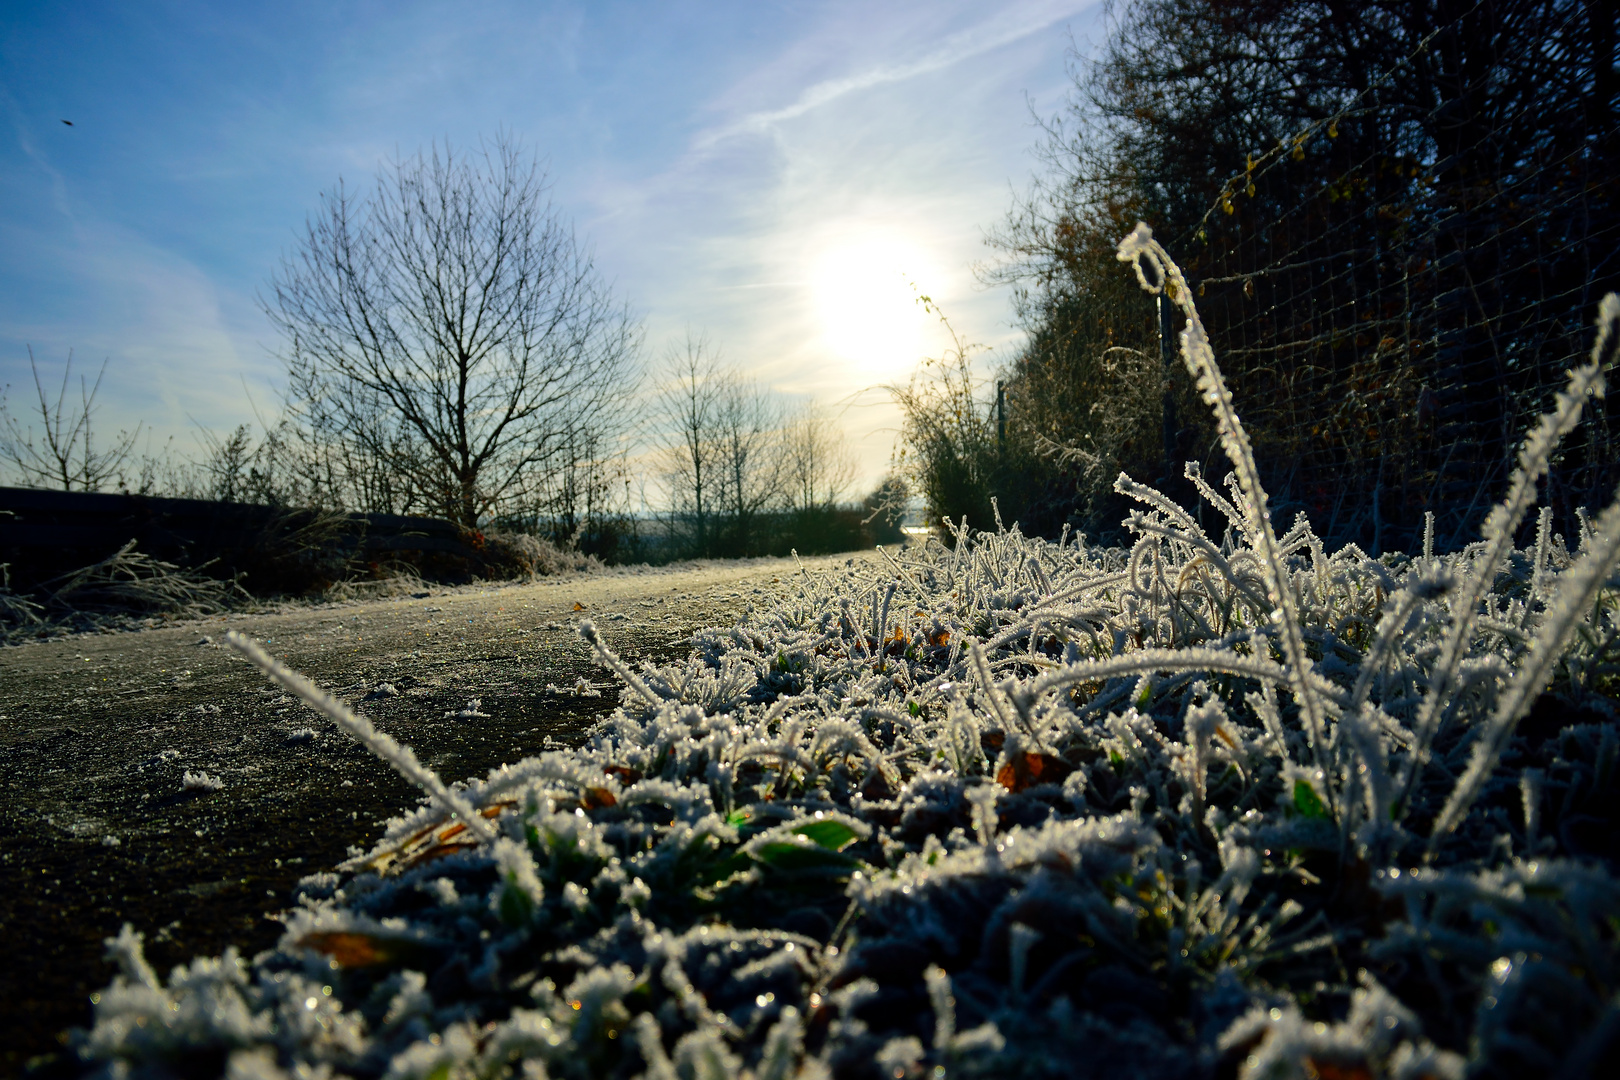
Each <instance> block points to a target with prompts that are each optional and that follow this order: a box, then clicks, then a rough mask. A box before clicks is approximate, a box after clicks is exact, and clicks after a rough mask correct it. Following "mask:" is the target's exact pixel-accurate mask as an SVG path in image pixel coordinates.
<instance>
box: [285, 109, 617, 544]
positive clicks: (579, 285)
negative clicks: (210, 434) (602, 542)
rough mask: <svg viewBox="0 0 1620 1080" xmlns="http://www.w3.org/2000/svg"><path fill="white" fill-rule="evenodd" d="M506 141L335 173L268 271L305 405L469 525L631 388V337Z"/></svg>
mask: <svg viewBox="0 0 1620 1080" xmlns="http://www.w3.org/2000/svg"><path fill="white" fill-rule="evenodd" d="M548 190H549V186H548V184H547V182H546V177H545V175H544V173H543V172H542V171H541V170H540V168H539V166H538V165H537V164H535V163H534V161H533V159H532V158H530V157H529V156H528V155H526V154H525V153H524V152H523V151H522V149H521V148H520V147H519V146H518V145H517V144H516V143H515V142H513V141H512V140H510V139H508V138H506V137H504V136H503V137H499V138H497V139H496V140H495V141H494V142H493V144H482V145H481V146H480V148H479V150H478V152H476V153H473V154H469V155H460V154H457V153H456V152H455V151H453V150H452V149H451V148H450V146H449V145H448V144H446V145H445V146H444V147H443V148H440V147H438V146H437V145H436V146H435V147H434V148H433V149H432V151H431V152H430V153H428V154H426V155H424V154H417V155H416V156H414V157H410V158H405V159H402V160H398V161H394V162H392V163H390V164H389V165H388V166H387V167H385V168H384V170H383V172H382V174H381V176H380V177H379V178H378V183H377V186H376V189H375V191H374V192H373V193H372V194H371V195H370V196H369V197H368V198H366V199H364V200H361V199H357V198H355V197H354V196H352V195H351V194H350V193H349V191H348V190H347V188H345V187H344V186H343V184H342V183H341V182H340V183H339V185H338V188H337V191H336V192H335V193H332V194H328V195H325V196H323V198H322V201H321V208H320V212H319V213H318V215H317V216H316V217H315V218H314V219H313V220H312V221H310V222H309V223H308V226H307V231H306V234H305V236H304V238H303V239H302V241H301V242H300V243H299V245H298V247H297V249H296V251H295V252H294V254H293V255H292V256H290V257H289V258H287V259H286V260H284V262H283V265H282V268H281V271H280V273H279V274H277V275H276V276H275V278H274V279H273V280H272V283H271V284H272V289H273V297H272V298H271V299H270V300H268V301H266V302H265V303H264V307H265V310H266V312H267V313H268V314H269V316H270V318H271V319H272V320H273V321H274V322H275V323H276V325H277V326H278V327H279V328H280V329H281V330H282V331H283V333H285V334H286V336H287V340H288V353H287V355H286V362H287V365H288V368H289V373H290V375H291V382H292V384H293V387H294V393H295V395H296V394H298V393H303V394H304V395H306V396H305V397H304V398H303V399H302V400H295V401H294V405H295V408H297V409H302V410H303V411H304V412H305V413H306V414H310V415H316V414H318V415H319V416H321V417H322V419H323V421H324V422H326V423H327V425H328V427H329V428H331V429H334V430H335V431H337V432H339V433H341V437H342V438H343V439H346V440H349V441H350V442H351V443H352V445H351V447H350V448H349V450H350V452H351V453H353V454H357V455H359V456H361V457H365V458H368V459H369V460H370V461H372V462H373V463H374V464H376V465H378V466H380V467H381V468H382V469H383V471H385V472H387V473H389V474H391V475H392V476H393V477H396V478H397V482H398V483H399V484H401V485H403V486H405V487H406V488H408V489H410V492H411V493H412V495H413V497H416V498H420V499H423V500H425V501H426V503H427V504H428V506H429V508H431V509H432V510H434V511H436V512H438V513H441V514H443V515H445V516H446V517H448V518H450V519H451V520H454V521H458V522H460V523H462V524H465V525H468V526H471V525H474V524H476V523H477V522H478V521H479V520H480V519H481V518H483V517H484V516H486V515H488V514H491V513H493V512H497V511H498V510H499V509H500V508H501V507H502V505H503V502H504V501H505V500H506V499H507V497H508V496H509V495H510V494H511V493H513V492H514V491H519V490H521V489H522V486H523V483H524V479H525V476H526V474H527V473H529V472H530V471H531V470H534V469H542V470H543V469H545V468H546V467H547V465H548V460H549V458H550V456H551V455H552V454H553V453H554V452H555V451H556V450H557V449H558V447H559V445H560V443H561V442H562V441H563V437H564V434H565V433H566V432H568V431H569V430H570V429H571V426H574V425H577V424H578V423H580V422H581V419H580V418H582V417H584V418H588V417H590V416H591V415H593V414H594V413H597V412H599V411H602V410H610V409H612V408H613V407H614V406H615V405H616V404H617V403H618V402H619V401H620V400H621V399H622V397H623V395H624V394H626V393H627V392H628V390H629V389H631V388H632V384H633V382H634V377H635V374H636V354H637V349H638V344H639V333H638V329H637V326H636V323H635V321H634V320H633V319H632V318H631V316H630V313H629V312H628V310H627V309H626V308H625V307H624V306H623V305H621V304H619V303H618V302H616V301H615V300H614V298H613V296H612V293H611V290H610V289H609V288H608V287H607V285H606V284H605V283H604V282H603V281H602V280H601V278H600V276H599V275H598V274H597V272H596V269H595V266H594V265H593V263H592V260H591V258H590V256H589V254H588V253H587V252H586V251H585V250H584V249H583V248H582V247H581V246H580V244H579V243H578V241H577V240H576V238H575V236H574V233H573V231H572V228H571V227H570V226H569V225H567V224H566V223H565V222H564V221H563V219H562V217H561V216H560V214H559V212H558V211H557V210H556V209H555V208H554V207H553V205H552V204H551V202H550V200H549V197H548Z"/></svg>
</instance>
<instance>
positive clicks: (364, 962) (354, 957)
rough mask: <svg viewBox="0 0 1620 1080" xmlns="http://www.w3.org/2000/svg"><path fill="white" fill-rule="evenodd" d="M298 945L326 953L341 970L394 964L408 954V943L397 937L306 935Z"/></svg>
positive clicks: (337, 932) (340, 932)
mask: <svg viewBox="0 0 1620 1080" xmlns="http://www.w3.org/2000/svg"><path fill="white" fill-rule="evenodd" d="M298 944H299V945H300V946H302V947H303V948H306V949H314V950H315V951H316V952H318V953H325V954H326V955H327V956H329V957H331V958H332V960H333V961H334V962H336V964H337V966H338V967H341V968H364V967H379V966H381V965H384V964H388V963H392V962H393V961H395V960H397V959H399V958H400V956H401V955H402V954H403V953H404V952H405V951H406V950H405V949H404V948H402V946H405V945H406V944H407V943H405V942H402V941H399V940H398V939H397V938H381V937H377V936H375V935H373V934H362V933H357V932H355V931H346V930H333V931H327V932H324V933H318V934H305V935H304V936H303V937H302V938H299V939H298Z"/></svg>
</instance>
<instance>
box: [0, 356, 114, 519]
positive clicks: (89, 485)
mask: <svg viewBox="0 0 1620 1080" xmlns="http://www.w3.org/2000/svg"><path fill="white" fill-rule="evenodd" d="M28 368H29V370H30V371H31V372H33V375H34V392H35V394H36V395H37V396H38V401H39V405H38V409H39V412H38V415H39V421H40V435H39V439H38V441H35V436H34V426H33V424H31V423H24V422H23V421H21V420H19V419H18V418H17V417H15V416H13V415H12V414H11V410H10V408H9V407H8V405H7V402H6V399H5V396H4V395H3V394H0V461H4V462H6V463H7V464H9V465H10V466H11V467H12V468H13V469H14V470H16V472H17V474H18V476H19V478H20V479H21V480H22V482H23V483H24V484H25V485H27V486H29V487H51V488H58V487H59V488H61V489H62V490H63V491H99V490H101V488H102V487H103V486H105V485H106V484H108V483H110V482H112V481H115V480H120V479H122V473H123V468H124V465H125V464H126V463H127V462H128V461H129V457H130V454H131V452H133V450H134V449H135V440H136V439H138V438H139V437H140V426H139V425H137V426H136V428H135V430H134V431H133V432H129V431H120V432H119V433H118V436H117V438H115V439H114V440H113V443H112V445H111V446H110V447H105V448H100V449H98V448H97V447H96V441H95V424H94V418H95V411H96V394H97V392H99V391H100V390H101V380H102V377H103V376H105V375H106V374H107V362H106V361H105V360H103V361H102V362H101V370H100V371H98V372H96V381H95V382H93V383H92V382H87V381H86V380H85V377H84V376H83V375H80V376H79V400H78V402H77V403H75V402H73V401H71V400H70V399H69V398H68V396H67V395H68V387H69V386H70V385H71V383H72V381H73V354H72V353H71V352H70V353H68V359H67V363H66V364H65V365H64V366H63V368H62V388H61V389H60V390H58V391H57V393H56V400H55V401H54V402H52V401H51V400H50V398H49V397H48V396H47V394H46V393H45V384H44V383H43V382H42V381H40V377H39V365H38V364H37V363H35V361H34V350H33V349H29V350H28Z"/></svg>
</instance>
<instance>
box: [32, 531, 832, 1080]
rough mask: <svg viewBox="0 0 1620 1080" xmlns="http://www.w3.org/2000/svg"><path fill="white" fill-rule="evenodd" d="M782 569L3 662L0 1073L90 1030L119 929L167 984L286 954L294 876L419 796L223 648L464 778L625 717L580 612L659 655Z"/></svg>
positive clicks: (613, 583) (103, 641) (422, 601)
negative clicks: (297, 683) (193, 964)
mask: <svg viewBox="0 0 1620 1080" xmlns="http://www.w3.org/2000/svg"><path fill="white" fill-rule="evenodd" d="M817 561H818V562H819V561H821V560H817ZM793 569H794V568H793V564H792V563H791V562H788V563H785V564H784V563H783V562H781V561H779V560H772V561H765V560H760V561H753V562H750V563H747V564H732V565H714V566H706V567H700V568H698V569H687V570H684V571H680V572H659V573H647V574H641V575H617V574H605V575H597V576H592V577H577V578H570V579H564V580H546V581H542V582H538V583H536V584H532V585H522V586H508V587H503V588H485V589H466V590H461V591H458V592H453V593H448V594H437V595H433V596H418V597H416V598H412V599H407V600H395V601H376V602H370V603H363V604H351V605H345V606H333V607H322V608H304V609H300V610H296V611H287V612H283V613H280V614H272V615H245V616H230V617H226V618H218V619H213V620H209V621H207V622H194V623H189V624H186V625H184V626H176V627H168V628H163V629H155V630H148V631H144V632H141V633H133V634H113V635H104V636H83V637H77V638H72V639H66V640H62V641H56V642H49V643H43V644H35V645H27V646H21V647H16V648H10V649H3V650H0V775H3V776H4V777H5V791H6V797H5V798H4V800H0V880H3V881H4V882H5V886H6V887H5V888H3V889H0V926H3V927H4V929H5V948H6V955H5V957H4V960H3V962H0V1071H3V1072H4V1073H5V1074H6V1075H16V1074H18V1073H20V1072H21V1071H23V1069H24V1068H25V1066H26V1065H27V1063H28V1062H29V1061H30V1060H31V1059H35V1058H39V1057H40V1056H41V1055H48V1054H51V1053H53V1052H55V1051H57V1050H58V1049H60V1046H61V1043H62V1041H63V1040H64V1039H65V1031H66V1029H67V1028H68V1027H71V1026H75V1025H83V1024H86V1023H87V1022H88V1020H89V1016H90V1012H89V995H90V994H91V993H92V992H93V991H94V990H96V989H97V988H99V987H101V986H103V985H105V984H106V982H107V980H108V978H109V977H110V975H111V969H110V967H109V965H107V964H106V963H105V962H104V961H103V960H102V958H101V954H102V939H103V938H104V937H106V936H108V935H109V934H114V933H116V932H117V930H118V928H119V926H120V925H121V924H123V923H124V922H130V923H132V924H134V926H135V928H136V929H137V930H139V931H142V932H143V933H145V934H146V939H147V955H148V957H149V959H150V960H151V961H152V964H153V966H154V967H155V968H156V969H157V970H158V971H159V972H160V973H164V974H166V973H167V972H168V970H169V969H170V968H171V967H172V966H173V965H175V964H178V963H182V962H184V961H185V960H187V959H189V958H190V957H192V956H195V955H199V954H206V955H211V954H216V953H218V952H220V951H221V950H222V949H224V948H225V947H226V946H227V945H231V944H236V945H238V946H240V947H241V948H242V950H243V951H244V953H245V954H248V955H251V954H252V953H253V952H256V951H258V950H261V949H264V948H267V947H269V946H270V945H271V944H273V943H274V941H275V939H276V937H277V935H278V934H279V932H280V924H279V923H277V922H275V921H274V919H273V918H272V916H273V915H274V913H275V912H277V911H278V910H280V909H281V908H282V907H283V906H285V904H286V901H287V895H288V890H289V888H290V887H291V886H292V885H293V884H294V883H295V882H296V881H297V880H298V879H299V878H300V877H302V876H303V875H305V874H307V873H310V872H312V871H315V870H320V869H323V868H327V867H330V866H332V865H333V864H335V863H337V862H339V861H341V860H342V859H343V858H344V857H345V856H346V854H347V852H348V850H349V849H350V848H351V847H353V846H356V845H366V844H368V843H369V842H370V841H372V840H374V839H375V838H376V837H377V836H378V835H379V833H380V831H381V830H380V828H379V825H380V823H381V822H382V821H384V820H386V819H387V818H388V817H390V816H392V815H393V814H395V813H398V812H399V811H400V810H402V809H404V808H406V807H408V806H410V805H412V804H414V802H415V801H416V798H417V792H416V791H415V790H414V789H413V788H411V787H410V786H409V785H407V784H406V783H405V782H404V781H403V780H401V779H400V778H399V777H398V776H396V775H395V774H394V773H393V772H391V771H390V770H389V769H388V768H387V767H386V766H385V765H383V764H382V763H381V762H379V761H377V760H376V759H374V758H373V757H371V755H369V754H368V753H366V752H365V751H364V750H362V749H360V748H359V747H358V746H356V745H355V744H353V743H352V742H350V741H349V740H348V739H347V738H346V737H344V736H343V735H342V734H341V733H339V732H338V731H337V730H336V729H335V728H333V727H332V725H331V724H330V723H329V722H327V721H326V720H324V719H323V718H321V717H318V716H316V715H315V714H313V713H311V712H310V711H309V710H308V709H306V708H304V707H303V706H302V705H300V704H298V703H296V702H295V701H294V700H293V699H291V698H290V697H288V696H287V695H285V694H283V693H282V692H281V691H280V690H279V689H275V688H273V687H271V686H270V685H269V684H268V683H267V682H266V680H265V679H264V678H263V676H261V675H260V674H259V673H258V672H257V671H256V670H253V669H251V668H250V667H249V666H248V665H247V663H246V662H245V661H243V660H241V659H240V658H239V657H238V656H237V655H236V653H235V652H234V651H233V650H231V649H230V648H228V647H225V646H223V645H222V644H221V642H222V641H223V637H224V634H225V632H226V630H228V629H240V630H242V631H243V632H245V633H248V634H251V635H253V636H255V637H258V638H260V639H261V640H265V641H267V642H269V645H270V649H271V651H272V652H273V653H275V654H276V655H277V656H279V657H281V658H282V659H284V660H286V661H287V662H289V663H290V664H292V665H293V666H294V667H296V668H298V669H300V670H302V671H304V672H305V673H307V674H309V675H310V676H311V677H313V678H315V679H316V680H317V681H318V682H321V683H322V684H323V685H326V686H328V687H330V688H332V689H333V690H335V691H337V692H338V693H339V696H341V697H343V698H344V699H346V700H348V701H350V702H351V703H354V704H358V705H359V706H360V708H362V710H363V711H365V712H366V713H367V715H369V716H370V717H372V718H373V719H374V720H375V721H376V722H377V724H378V726H379V727H380V728H382V729H383V730H384V731H387V732H388V733H389V734H391V735H393V736H394V737H395V738H398V739H399V740H401V741H402V742H405V743H408V744H410V745H411V746H413V747H415V748H416V751H417V753H418V754H419V755H420V756H421V758H422V759H423V761H425V762H426V763H427V764H428V765H430V766H431V767H432V768H434V769H436V770H437V771H438V772H439V773H440V774H441V775H443V776H444V777H445V778H446V779H456V778H460V777H466V776H473V775H482V774H484V773H485V772H486V771H487V770H488V769H490V768H492V767H494V766H496V765H499V764H501V763H502V762H512V761H516V760H518V759H519V758H521V757H523V756H525V755H526V754H530V753H533V752H535V751H537V750H540V749H542V748H544V746H545V745H546V741H547V739H548V738H549V739H551V740H555V741H557V742H562V743H575V742H577V741H578V740H579V738H580V737H581V735H582V734H583V732H584V731H585V730H586V729H587V728H588V727H589V726H590V724H591V723H592V722H593V721H595V720H596V719H598V718H600V717H601V716H603V715H605V714H606V713H607V712H609V711H611V709H612V708H613V706H614V705H615V704H616V703H617V701H618V686H617V684H616V683H615V682H613V681H612V678H611V676H610V675H609V673H607V672H605V671H604V670H602V669H601V668H599V667H597V666H596V665H595V664H594V663H593V662H592V660H591V658H590V656H589V654H588V652H587V650H586V648H585V646H584V645H583V644H582V643H581V642H580V641H579V639H578V637H577V636H576V635H575V633H574V632H573V622H574V620H575V619H576V618H578V617H579V614H581V613H580V612H576V611H575V610H574V605H575V604H581V605H583V607H584V609H585V610H584V612H583V613H584V614H589V615H592V616H593V617H595V618H597V619H598V621H599V623H600V625H601V626H602V628H603V630H604V632H605V634H606V636H607V637H608V639H609V640H610V641H611V642H613V643H614V645H615V647H617V648H619V649H620V651H621V652H622V653H623V654H624V655H625V657H626V658H627V659H630V660H633V661H634V660H640V659H654V660H665V659H670V658H672V657H674V656H676V655H679V654H680V653H682V652H684V649H685V644H684V643H685V640H686V638H687V636H688V635H690V633H691V632H692V631H693V630H694V629H696V628H697V627H699V626H703V625H711V624H714V623H716V622H721V623H725V622H730V621H731V620H732V619H734V618H735V617H736V616H737V615H739V614H740V613H741V612H742V611H743V610H744V609H745V608H746V607H748V606H749V605H750V604H751V603H754V602H758V601H761V600H764V599H766V598H767V597H768V596H769V595H771V594H773V593H776V592H778V591H780V590H781V589H783V588H784V587H785V585H786V581H787V579H789V578H790V577H791V574H792V572H793ZM582 678H583V679H584V680H586V682H587V683H588V685H587V686H586V687H584V688H580V687H578V683H579V680H580V679H582ZM384 684H388V685H387V686H385V685H384ZM473 699H477V701H478V705H477V706H476V707H469V703H470V702H472V701H473ZM463 713H483V714H487V715H483V716H478V715H458V714H463ZM188 772H189V773H192V774H194V780H193V786H190V787H188V786H187V785H186V781H185V777H186V774H187V773H188ZM201 773H206V774H207V776H208V777H209V778H210V780H212V781H217V782H218V784H219V786H218V788H217V790H210V788H211V786H212V785H211V784H210V783H209V782H208V781H203V782H201V783H200V784H198V783H197V781H196V780H195V774H201ZM39 1064H41V1065H44V1064H46V1062H43V1061H42V1062H39ZM57 1064H61V1063H60V1062H58V1063H57Z"/></svg>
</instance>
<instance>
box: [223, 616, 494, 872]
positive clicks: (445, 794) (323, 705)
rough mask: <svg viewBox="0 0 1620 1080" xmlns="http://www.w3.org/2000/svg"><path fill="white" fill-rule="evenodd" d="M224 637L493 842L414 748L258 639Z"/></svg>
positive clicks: (489, 831)
mask: <svg viewBox="0 0 1620 1080" xmlns="http://www.w3.org/2000/svg"><path fill="white" fill-rule="evenodd" d="M225 640H226V641H227V642H229V643H230V646H231V648H233V649H235V650H236V651H237V652H239V653H241V654H242V655H243V656H245V657H247V658H248V660H250V661H252V663H253V664H254V666H255V667H257V668H258V669H259V670H260V671H262V672H264V673H265V674H266V675H268V676H269V677H270V679H271V680H272V681H273V682H275V683H278V684H279V685H280V686H281V687H282V688H283V689H285V690H288V691H290V692H291V693H293V694H294V695H296V696H297V697H298V698H300V699H301V700H302V701H303V702H304V704H306V705H308V706H309V707H310V708H312V709H314V710H315V711H316V712H318V713H322V714H324V715H325V716H326V717H327V718H328V719H329V720H331V721H332V722H333V723H334V724H336V725H337V726H338V727H340V728H342V729H343V730H344V731H345V732H347V733H348V734H349V735H350V736H351V737H352V738H353V739H354V741H355V742H357V743H359V744H360V745H361V746H364V747H365V748H366V749H367V750H370V751H371V752H372V753H373V754H376V755H377V756H378V757H379V758H381V759H382V760H383V761H385V762H387V763H388V764H389V765H391V766H393V768H394V771H395V772H397V773H399V774H400V775H401V776H403V777H404V778H405V779H407V780H409V781H410V782H411V783H413V784H415V785H416V786H417V787H419V788H421V789H422V790H423V791H424V792H426V793H427V795H428V797H429V798H431V799H432V800H433V801H434V802H436V803H438V804H439V805H440V806H441V807H443V808H444V811H445V812H446V813H448V814H450V815H451V816H452V817H455V818H459V819H460V820H461V821H463V822H465V823H466V826H467V828H468V829H470V830H472V832H473V834H474V835H475V836H477V837H478V838H479V839H480V840H482V841H484V842H485V843H493V842H494V840H495V830H494V829H493V828H492V827H491V826H490V824H489V822H488V821H486V820H485V819H484V817H483V816H482V815H481V814H479V813H478V812H477V811H476V810H474V809H473V807H472V805H471V804H469V803H468V802H467V800H466V799H463V798H462V797H461V796H460V795H458V794H456V793H455V792H453V791H451V790H450V789H449V788H448V787H446V786H445V784H444V781H442V780H440V779H439V776H438V774H437V773H435V772H434V771H433V770H432V769H430V768H428V767H427V766H426V765H423V764H422V763H421V762H420V761H418V760H417V758H416V753H415V751H413V750H412V749H411V748H410V747H408V746H405V745H404V744H402V743H400V742H398V741H396V740H395V739H394V738H392V737H391V736H389V735H387V734H385V733H384V732H381V731H378V730H377V728H376V727H375V726H374V725H373V724H372V723H371V721H369V720H367V719H366V718H365V717H363V716H358V715H356V714H355V713H354V712H353V711H352V710H351V709H350V708H349V707H348V706H347V705H345V704H343V702H341V701H339V700H338V699H337V698H335V697H333V696H332V695H331V694H328V693H327V692H326V691H325V690H322V689H321V688H320V687H318V686H316V685H315V684H314V683H312V682H310V681H309V680H308V679H307V678H305V677H304V676H302V675H300V674H299V673H298V672H296V671H294V670H292V669H291V668H289V667H287V666H286V665H285V664H283V663H282V662H281V661H280V660H277V659H276V658H275V657H273V656H271V655H270V654H269V653H267V652H265V651H264V648H263V647H262V646H261V645H260V644H259V643H258V642H256V641H254V640H253V639H252V638H250V637H248V636H247V635H245V634H242V633H239V632H237V631H235V630H232V631H231V632H230V633H228V634H226V635H225Z"/></svg>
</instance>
